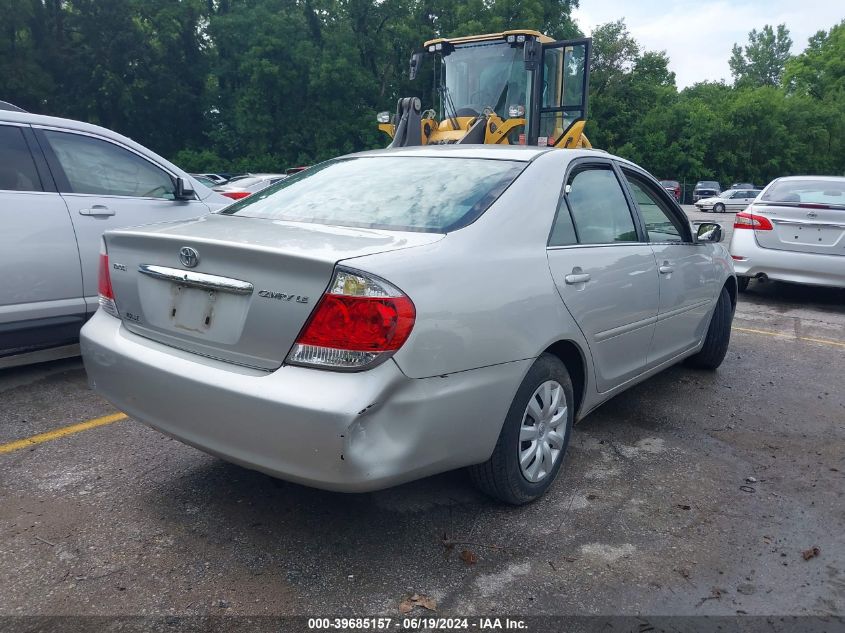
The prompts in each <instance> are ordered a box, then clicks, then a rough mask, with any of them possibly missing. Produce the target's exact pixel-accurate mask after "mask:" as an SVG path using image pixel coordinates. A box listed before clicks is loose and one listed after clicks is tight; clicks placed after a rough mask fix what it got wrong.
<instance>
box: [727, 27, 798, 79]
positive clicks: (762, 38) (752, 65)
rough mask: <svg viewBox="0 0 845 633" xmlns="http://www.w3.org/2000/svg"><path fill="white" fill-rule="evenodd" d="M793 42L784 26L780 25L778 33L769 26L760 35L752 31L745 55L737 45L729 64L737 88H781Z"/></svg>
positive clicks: (734, 47)
mask: <svg viewBox="0 0 845 633" xmlns="http://www.w3.org/2000/svg"><path fill="white" fill-rule="evenodd" d="M791 47H792V39H791V38H790V37H789V30H788V29H787V28H786V25H785V24H778V30H777V33H775V31H774V29H772V27H771V26H770V25H768V24H767V25H765V26H764V27H763V29H762V30H761V31H759V32H758V31H757V29H752V30H751V32H750V33H749V34H748V44H747V45H746V46H745V51H744V52H743V49H742V48H740V46H739V45H738V44H734V46H733V49H732V51H731V58H730V59H729V60H728V64H729V65H730V67H731V74H732V75H733V76H734V81H735V82H736V85H738V86H755V87H756V86H778V85H780V79H781V75H783V70H784V67H785V66H786V62H787V61H789V57H790V55H789V49H790V48H791Z"/></svg>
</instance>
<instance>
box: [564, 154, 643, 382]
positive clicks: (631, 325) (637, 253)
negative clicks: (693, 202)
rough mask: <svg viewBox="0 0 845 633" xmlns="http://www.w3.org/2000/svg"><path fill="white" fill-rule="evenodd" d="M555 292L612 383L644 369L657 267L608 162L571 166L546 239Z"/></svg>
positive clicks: (601, 375) (599, 372) (600, 375)
mask: <svg viewBox="0 0 845 633" xmlns="http://www.w3.org/2000/svg"><path fill="white" fill-rule="evenodd" d="M548 259H549V267H550V269H551V272H552V277H553V278H554V281H555V285H556V286H557V289H558V292H559V293H560V296H561V297H562V299H563V302H564V303H565V304H566V307H567V309H568V310H569V312H570V313H571V314H572V316H573V318H574V319H575V321H576V323H577V324H578V326H579V327H580V328H581V331H582V332H583V333H584V337H585V338H586V339H587V343H588V345H589V346H590V352H591V354H592V357H593V364H594V366H595V372H596V385H597V387H598V390H599V391H600V392H605V391H609V390H610V389H613V388H614V387H617V386H618V385H620V384H622V383H624V382H625V381H627V380H629V379H631V378H633V377H635V376H636V375H638V374H639V373H641V372H642V371H643V369H644V368H645V365H646V362H647V356H648V349H649V345H650V344H651V338H652V334H653V333H654V324H655V321H656V320H657V304H658V286H657V267H656V265H655V263H654V255H653V253H652V250H651V247H650V246H649V244H648V243H647V242H645V241H644V240H643V239H642V235H641V234H640V232H638V230H637V228H636V225H635V223H634V219H633V215H632V213H631V209H630V208H629V205H628V202H627V200H626V198H625V195H624V193H623V189H622V185H621V184H620V182H619V179H618V177H617V174H616V172H615V171H614V169H613V167H612V165H611V164H610V163H609V162H604V161H599V162H593V163H588V164H582V165H578V166H576V167H575V168H574V169H573V171H572V172H571V173H570V175H569V176H568V179H567V183H566V187H565V190H564V195H563V197H562V198H561V201H560V206H559V209H558V213H557V217H556V219H555V226H554V229H553V231H552V235H551V238H550V241H549V247H548Z"/></svg>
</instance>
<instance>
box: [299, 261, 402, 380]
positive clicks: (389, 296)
mask: <svg viewBox="0 0 845 633" xmlns="http://www.w3.org/2000/svg"><path fill="white" fill-rule="evenodd" d="M415 319H416V310H415V308H414V304H413V302H412V301H411V300H410V299H409V298H408V296H407V295H405V293H403V292H402V291H401V290H399V289H398V288H396V287H395V286H393V285H391V284H389V283H387V282H386V281H384V280H383V279H379V278H377V277H374V276H372V275H368V274H366V273H362V272H359V271H354V270H348V269H345V268H338V269H337V270H336V271H335V274H334V277H333V278H332V282H331V284H329V288H328V290H326V292H325V294H323V296H322V297H321V298H320V301H319V302H318V303H317V306H316V307H315V308H314V312H313V313H312V315H311V317H310V318H309V319H308V321H307V322H306V324H305V327H304V328H303V329H302V332H301V333H300V335H299V338H297V340H296V343H295V344H294V346H293V349H292V350H291V352H290V354H288V358H287V362H288V363H291V364H294V365H305V366H308V367H321V368H324V369H338V370H347V371H350V370H352V371H354V370H360V369H366V368H368V367H372V366H374V365H376V364H378V363H380V362H382V361H384V360H386V359H387V358H389V357H390V356H392V355H393V354H394V353H395V352H396V350H398V349H399V348H400V347H402V345H403V344H404V343H405V341H406V340H407V339H408V336H409V335H410V334H411V329H412V328H413V327H414V320H415Z"/></svg>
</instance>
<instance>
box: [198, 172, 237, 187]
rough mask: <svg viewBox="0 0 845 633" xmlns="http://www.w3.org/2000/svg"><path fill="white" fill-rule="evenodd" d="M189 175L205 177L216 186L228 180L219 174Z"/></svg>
mask: <svg viewBox="0 0 845 633" xmlns="http://www.w3.org/2000/svg"><path fill="white" fill-rule="evenodd" d="M191 176H193V177H194V178H205V179H206V180H210V181H211V182H213V183H214V184H215V185H216V186H219V185H222V184H225V183H226V182H227V181H228V178H226V177H225V176H222V175H220V174H191Z"/></svg>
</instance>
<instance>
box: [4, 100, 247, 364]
mask: <svg viewBox="0 0 845 633" xmlns="http://www.w3.org/2000/svg"><path fill="white" fill-rule="evenodd" d="M230 202H231V201H230V200H228V199H227V198H225V197H223V196H221V195H219V194H217V193H215V192H213V191H212V190H211V189H209V188H208V187H206V186H205V185H203V184H201V183H199V182H198V181H196V180H195V179H193V178H192V177H191V176H189V175H188V174H187V173H185V172H184V171H182V170H181V169H179V168H178V167H176V166H175V165H173V164H172V163H170V162H168V161H166V160H165V159H164V158H162V157H161V156H158V155H156V154H154V153H153V152H151V151H150V150H148V149H146V148H144V147H142V146H141V145H139V144H138V143H135V142H134V141H132V140H130V139H128V138H126V137H124V136H121V135H120V134H116V133H115V132H111V131H110V130H107V129H104V128H101V127H98V126H95V125H90V124H87V123H81V122H79V121H71V120H68V119H60V118H54V117H48V116H41V115H35V114H29V113H25V112H18V111H12V110H5V109H4V110H0V223H2V227H3V228H2V231H0V270H2V271H3V282H2V284H0V367H10V366H13V365H18V364H23V363H26V362H32V361H37V360H45V359H47V358H59V357H62V356H67V355H71V354H74V353H76V345H75V343H76V340H77V338H78V334H79V329H80V328H81V327H82V324H83V323H84V322H85V321H86V320H87V318H88V317H90V316H91V315H92V314H93V313H94V311H95V310H96V309H97V268H98V257H99V250H100V238H101V236H102V234H103V231H105V230H107V229H116V228H122V227H128V226H135V225H140V224H149V223H151V222H162V221H166V220H184V219H187V218H192V217H196V216H200V215H205V214H207V213H208V212H209V211H212V210H215V209H219V208H222V207H224V206H226V205H227V204H229V203H230ZM43 350H49V351H48V352H47V353H45V352H44V351H43Z"/></svg>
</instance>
